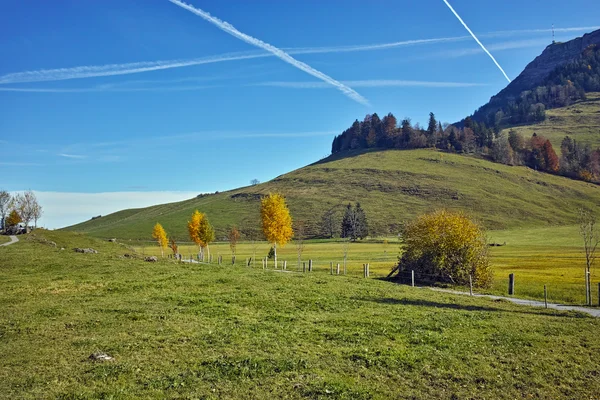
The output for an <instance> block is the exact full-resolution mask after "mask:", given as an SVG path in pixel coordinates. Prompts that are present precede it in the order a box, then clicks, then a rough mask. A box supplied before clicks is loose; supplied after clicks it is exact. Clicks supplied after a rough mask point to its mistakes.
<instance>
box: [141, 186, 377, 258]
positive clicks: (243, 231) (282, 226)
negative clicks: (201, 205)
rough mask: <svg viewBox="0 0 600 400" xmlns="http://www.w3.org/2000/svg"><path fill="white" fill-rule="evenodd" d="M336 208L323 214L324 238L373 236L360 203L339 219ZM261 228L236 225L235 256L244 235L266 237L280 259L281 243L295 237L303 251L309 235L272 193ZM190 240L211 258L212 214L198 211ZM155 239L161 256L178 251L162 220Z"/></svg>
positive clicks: (231, 232)
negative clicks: (370, 233) (278, 252)
mask: <svg viewBox="0 0 600 400" xmlns="http://www.w3.org/2000/svg"><path fill="white" fill-rule="evenodd" d="M339 217H340V216H339V213H338V212H337V211H336V210H335V209H331V210H328V211H326V212H325V213H324V214H323V220H322V226H321V233H322V235H323V237H328V238H333V237H337V236H340V237H341V238H345V239H348V240H349V241H356V240H359V239H364V238H366V237H367V236H368V235H369V224H368V221H367V216H366V213H365V211H364V209H363V208H362V207H361V206H360V203H356V204H355V205H354V206H352V204H348V205H347V206H346V207H345V212H344V215H343V217H342V218H341V219H340V218H339ZM260 220H261V226H260V229H257V227H256V226H255V224H254V223H249V222H248V221H245V223H244V224H243V226H242V227H238V226H236V225H232V226H231V227H230V228H229V229H228V232H227V240H228V241H229V247H230V249H231V253H232V256H234V257H235V252H236V246H237V242H238V241H239V240H240V238H241V237H242V235H243V236H244V237H245V238H246V239H247V240H249V241H251V242H252V243H255V242H257V241H260V240H264V239H266V240H267V241H268V242H269V243H271V244H272V248H271V252H270V257H273V258H275V262H277V246H278V245H279V246H284V245H285V244H286V243H287V242H288V241H290V240H291V239H292V237H295V239H296V241H297V242H298V243H299V248H298V249H299V250H298V251H299V254H301V250H302V248H303V241H304V240H305V239H306V238H307V229H306V228H307V227H306V223H305V222H304V221H302V220H297V221H292V217H291V214H290V211H289V208H288V206H287V204H286V201H285V198H284V197H283V196H282V195H281V194H278V193H274V194H269V195H267V196H264V197H263V198H262V199H261V206H260ZM187 230H188V235H189V239H190V240H191V241H192V242H194V243H195V244H196V245H197V246H198V257H199V259H200V260H201V261H204V260H205V259H207V258H208V259H210V249H209V245H210V243H212V242H213V241H214V240H215V229H214V228H213V226H212V224H211V223H210V222H209V220H208V216H207V215H206V214H205V213H202V212H200V211H198V210H195V211H194V213H193V214H192V216H191V218H190V220H189V221H188V222H187ZM152 238H153V239H154V240H155V241H156V243H157V244H158V246H159V248H160V250H161V255H162V256H163V257H164V250H165V249H166V248H170V249H171V250H172V251H173V254H178V245H177V242H176V240H175V238H173V237H171V238H169V237H168V235H167V232H166V230H165V229H164V228H163V226H162V225H161V224H160V223H158V222H157V223H156V224H155V225H154V227H153V229H152Z"/></svg>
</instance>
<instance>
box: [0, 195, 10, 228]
mask: <svg viewBox="0 0 600 400" xmlns="http://www.w3.org/2000/svg"><path fill="white" fill-rule="evenodd" d="M11 200H12V196H11V195H10V193H8V192H7V191H6V190H1V191H0V218H1V222H2V229H4V230H6V223H5V222H6V216H7V215H8V213H9V210H10V203H11Z"/></svg>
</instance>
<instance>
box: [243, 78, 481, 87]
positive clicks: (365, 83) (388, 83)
mask: <svg viewBox="0 0 600 400" xmlns="http://www.w3.org/2000/svg"><path fill="white" fill-rule="evenodd" d="M342 83H344V84H346V85H348V86H353V87H367V88H374V87H431V88H461V87H475V86H485V84H481V83H467V82H434V81H406V80H394V79H373V80H356V81H342ZM248 86H272V87H282V88H291V89H327V88H329V87H330V86H329V85H327V84H325V83H324V82H318V81H314V82H288V81H273V82H259V83H254V84H250V85H248Z"/></svg>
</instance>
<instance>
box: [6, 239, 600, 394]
mask: <svg viewBox="0 0 600 400" xmlns="http://www.w3.org/2000/svg"><path fill="white" fill-rule="evenodd" d="M33 238H34V240H27V239H24V240H22V241H21V242H19V243H17V244H14V245H12V246H9V247H6V248H0V354H2V357H1V358H0V398H6V399H13V398H24V399H28V398H31V399H33V398H65V399H66V398H70V399H71V398H72V399H74V398H81V399H82V398H119V399H136V398H156V399H159V398H207V399H212V398H214V399H216V398H225V399H227V398H231V399H234V398H235V399H240V398H279V397H286V398H292V399H294V398H310V399H319V398H320V399H325V398H337V399H387V398H400V399H430V398H441V399H455V398H494V399H513V398H540V399H555V398H593V397H594V396H595V395H597V394H598V393H600V380H599V379H598V370H600V359H599V358H598V357H596V355H597V354H598V352H599V351H600V336H598V335H597V332H598V330H599V329H600V319H596V318H592V317H588V316H585V315H582V314H579V313H574V312H571V313H560V312H555V311H551V310H544V309H540V308H529V307H521V306H516V305H513V304H510V303H507V302H504V301H492V300H487V299H477V298H470V297H468V296H456V295H451V294H447V293H438V292H433V291H430V290H427V289H420V288H411V287H408V286H404V285H395V284H391V283H389V282H385V281H381V280H377V279H357V278H353V277H343V276H340V277H337V276H336V277H331V276H326V275H324V274H318V273H314V274H298V273H281V272H275V271H263V270H262V269H252V268H250V269H249V268H244V267H238V266H233V267H232V266H227V267H226V266H221V267H219V266H216V265H190V264H183V263H176V262H171V261H167V260H161V261H159V262H158V263H146V262H143V261H141V260H139V259H125V258H120V256H121V255H122V254H123V253H124V252H131V249H128V248H127V247H126V246H123V245H121V244H118V243H117V244H115V243H109V242H105V241H103V242H100V241H97V240H94V239H90V238H88V237H85V236H82V235H77V234H73V233H67V232H55V231H53V232H46V231H39V230H38V231H36V232H35V236H34V237H33ZM43 239H47V240H51V241H54V242H56V243H57V245H58V247H57V248H54V247H50V246H48V245H47V244H45V242H44V241H43ZM75 246H77V247H93V248H95V249H97V250H98V251H99V253H98V254H78V253H74V252H73V251H72V250H71V249H72V248H73V247H75ZM60 247H65V248H66V250H63V251H61V250H60ZM98 351H100V352H106V353H107V354H108V355H109V356H111V357H114V360H113V361H107V362H98V361H96V362H94V361H91V360H90V359H89V358H88V357H89V356H90V355H91V354H92V353H94V352H98Z"/></svg>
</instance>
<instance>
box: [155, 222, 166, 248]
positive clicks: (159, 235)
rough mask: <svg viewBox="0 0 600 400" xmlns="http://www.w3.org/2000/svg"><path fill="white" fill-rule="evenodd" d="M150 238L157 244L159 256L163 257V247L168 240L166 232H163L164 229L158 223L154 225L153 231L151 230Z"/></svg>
mask: <svg viewBox="0 0 600 400" xmlns="http://www.w3.org/2000/svg"><path fill="white" fill-rule="evenodd" d="M152 237H153V238H154V240H156V242H157V243H158V247H160V254H161V255H162V256H163V257H164V256H165V247H167V243H168V239H167V232H165V230H164V228H163V227H162V225H161V224H159V223H158V222H157V223H156V225H154V229H153V230H152Z"/></svg>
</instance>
